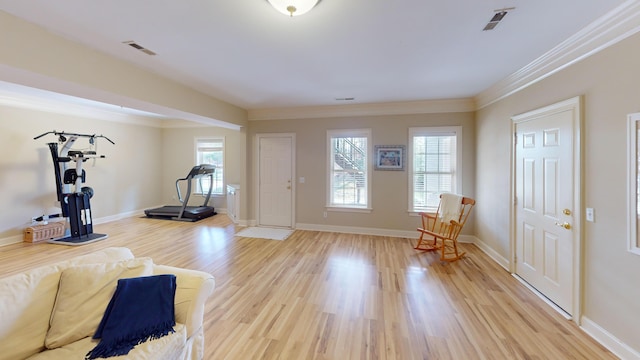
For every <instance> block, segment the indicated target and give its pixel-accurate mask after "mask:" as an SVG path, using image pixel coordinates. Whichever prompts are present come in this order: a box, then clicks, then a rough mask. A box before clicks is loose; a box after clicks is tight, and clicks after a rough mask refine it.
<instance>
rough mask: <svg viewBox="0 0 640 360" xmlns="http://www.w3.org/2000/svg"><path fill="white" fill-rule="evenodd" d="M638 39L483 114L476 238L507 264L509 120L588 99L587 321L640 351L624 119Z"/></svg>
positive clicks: (639, 294)
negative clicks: (590, 217) (591, 214)
mask: <svg viewBox="0 0 640 360" xmlns="http://www.w3.org/2000/svg"><path fill="white" fill-rule="evenodd" d="M638 64H640V35H635V36H633V37H632V38H629V39H627V40H625V41H623V42H621V43H619V44H617V45H615V46H613V47H611V48H609V49H606V50H604V51H602V52H601V53H598V54H596V55H594V56H592V57H590V58H588V59H586V60H583V61H582V62H580V63H578V64H576V65H574V66H571V67H570V68H567V69H565V70H563V71H561V72H559V73H557V74H555V75H553V76H551V77H549V78H547V79H545V80H543V81H542V82H540V83H537V84H535V85H534V86H531V87H529V88H527V89H525V90H523V91H520V92H518V93H516V94H515V95H512V96H510V97H508V98H506V99H504V100H502V101H499V102H498V103H496V104H493V105H491V106H489V107H487V108H485V109H482V110H480V111H479V112H478V114H477V125H476V126H477V155H476V163H477V168H478V172H477V178H476V195H477V200H478V205H477V212H476V215H477V217H476V221H477V222H476V235H477V236H478V238H480V239H481V240H482V241H484V242H485V243H487V244H489V245H490V246H491V247H492V248H493V249H494V250H495V251H497V252H498V253H500V255H502V256H503V257H505V258H509V251H510V250H509V249H510V247H509V244H510V240H511V236H510V234H509V209H510V206H511V203H510V194H509V190H508V189H509V179H510V175H511V174H510V141H511V139H512V135H511V120H510V117H511V116H513V115H516V114H520V113H524V112H527V111H529V110H533V109H536V108H539V107H542V106H545V105H549V104H553V103H556V102H558V101H561V100H565V99H568V98H571V97H574V96H578V95H583V96H584V97H583V100H584V127H583V129H582V130H583V131H582V133H583V140H584V156H583V168H584V197H583V204H584V206H585V207H592V208H594V209H595V212H596V219H595V222H593V223H591V222H584V228H583V234H584V243H583V244H584V247H583V248H584V258H583V264H584V282H583V283H584V297H583V311H584V316H585V317H587V318H588V319H590V320H592V321H593V322H595V323H596V324H598V325H599V326H601V327H602V328H603V329H605V330H606V331H608V332H610V333H611V334H612V335H613V336H615V337H617V338H618V339H620V340H622V341H623V342H624V343H625V344H627V345H630V346H634V347H635V350H636V351H639V350H640V347H639V346H638V344H640V322H638V318H640V301H638V299H640V288H638V286H637V285H638V284H640V256H638V255H634V254H631V253H629V252H628V251H627V250H626V248H627V237H626V236H627V234H626V229H627V226H628V221H627V213H626V204H627V197H628V196H632V194H627V185H626V176H627V162H626V161H627V160H626V159H627V145H626V142H627V132H626V121H627V120H626V116H627V114H629V113H633V112H638V111H640V97H638V94H639V92H638V83H639V82H640V67H639V66H638Z"/></svg>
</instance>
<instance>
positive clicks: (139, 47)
mask: <svg viewBox="0 0 640 360" xmlns="http://www.w3.org/2000/svg"><path fill="white" fill-rule="evenodd" d="M122 43H123V44H125V45H129V46H131V47H132V48H134V49H136V50H139V51H142V52H143V53H145V54H147V55H155V54H156V53H154V52H153V51H151V50H149V49H147V48H145V47H144V46H141V45H140V44H138V43H136V42H135V41H123V42H122Z"/></svg>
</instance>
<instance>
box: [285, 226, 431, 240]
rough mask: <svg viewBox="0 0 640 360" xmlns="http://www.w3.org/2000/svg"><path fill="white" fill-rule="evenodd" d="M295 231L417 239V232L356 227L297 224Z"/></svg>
mask: <svg viewBox="0 0 640 360" xmlns="http://www.w3.org/2000/svg"><path fill="white" fill-rule="evenodd" d="M296 229H298V230H309V231H323V232H339V233H345V234H359V235H378V236H393V237H403V238H410V239H413V238H417V237H418V236H417V231H406V230H389V229H377V228H368V227H356V226H338V225H322V224H305V223H297V224H296Z"/></svg>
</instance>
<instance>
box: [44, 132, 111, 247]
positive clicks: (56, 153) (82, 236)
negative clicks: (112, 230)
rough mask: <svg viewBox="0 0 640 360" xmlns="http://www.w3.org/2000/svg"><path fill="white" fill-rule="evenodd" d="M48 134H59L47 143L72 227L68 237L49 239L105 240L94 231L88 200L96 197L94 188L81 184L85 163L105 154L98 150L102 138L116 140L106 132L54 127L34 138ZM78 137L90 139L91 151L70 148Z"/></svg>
mask: <svg viewBox="0 0 640 360" xmlns="http://www.w3.org/2000/svg"><path fill="white" fill-rule="evenodd" d="M49 134H52V135H56V136H57V137H58V142H57V143H56V142H50V143H47V145H48V146H49V150H50V152H51V158H52V160H53V170H54V173H55V178H56V192H57V196H58V201H59V202H60V208H61V209H62V216H63V217H65V218H67V221H68V226H69V229H67V231H66V234H65V235H66V236H64V237H62V238H58V239H52V240H49V242H50V243H53V244H64V245H84V244H88V243H90V242H94V241H98V240H102V239H106V238H107V235H106V234H96V233H94V232H93V221H92V218H91V204H90V202H89V199H91V197H93V189H92V188H91V187H88V186H82V184H83V183H84V182H85V180H86V172H85V170H84V169H83V168H82V166H83V164H84V162H86V161H87V160H89V159H97V158H104V157H105V156H104V155H98V154H97V153H96V149H97V142H98V139H99V138H103V139H106V140H107V141H108V142H110V143H111V144H114V145H115V143H114V142H113V141H111V140H110V139H109V138H107V137H106V136H103V135H95V134H93V135H90V134H75V133H68V132H64V131H61V132H59V131H55V130H54V131H49V132H46V133H44V134H41V135H38V136H36V137H35V138H33V139H34V140H37V139H39V138H41V137H43V136H45V135H49ZM79 138H86V139H88V141H89V148H88V150H73V149H72V148H71V147H72V146H73V145H74V143H75V142H76V140H78V139H79ZM60 145H61V147H60ZM72 162H73V163H75V166H74V168H69V164H70V163H72Z"/></svg>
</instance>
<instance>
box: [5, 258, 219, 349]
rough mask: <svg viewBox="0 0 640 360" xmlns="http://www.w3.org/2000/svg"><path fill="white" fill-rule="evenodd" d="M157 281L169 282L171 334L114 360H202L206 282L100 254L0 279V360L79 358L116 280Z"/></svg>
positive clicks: (195, 274) (209, 283) (90, 343)
mask: <svg viewBox="0 0 640 360" xmlns="http://www.w3.org/2000/svg"><path fill="white" fill-rule="evenodd" d="M158 274H175V275H176V283H177V288H176V294H175V318H176V326H175V327H174V330H175V332H174V333H171V334H169V335H167V336H164V337H161V338H159V339H156V340H150V341H147V342H145V343H143V344H140V345H137V346H136V347H135V348H134V349H133V350H131V351H130V352H129V354H128V355H126V356H120V357H115V358H117V359H184V360H196V359H198V360H199V359H202V358H203V354H204V332H203V328H202V320H203V315H204V305H205V301H206V299H207V298H208V297H209V296H210V295H211V293H212V292H213V288H214V286H215V282H214V278H213V276H211V275H210V274H207V273H204V272H201V271H195V270H187V269H181V268H176V267H170V266H162V265H155V264H153V261H152V260H151V259H149V258H135V257H134V255H133V254H132V253H131V251H130V250H129V249H127V248H108V249H105V250H100V251H96V252H94V253H91V254H88V255H83V256H79V257H75V258H73V259H71V260H69V261H64V262H59V263H56V264H53V265H49V266H43V267H39V268H36V269H33V270H29V271H27V272H25V273H21V274H17V275H13V276H10V277H5V278H2V279H0V349H1V351H0V360H17V359H30V360H43V359H65V360H70V359H84V357H85V355H86V354H87V352H89V351H90V350H91V349H93V348H94V347H95V346H96V345H97V344H98V341H99V340H93V339H92V338H91V337H92V335H93V333H95V330H96V328H97V325H98V324H99V322H100V320H101V319H102V315H103V314H104V310H105V308H106V306H107V304H108V302H109V300H110V298H111V297H112V295H113V293H114V291H115V288H116V283H117V279H120V278H129V277H139V276H149V275H158ZM115 358H114V359H115Z"/></svg>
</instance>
